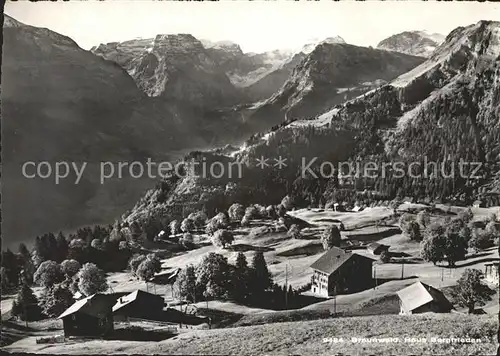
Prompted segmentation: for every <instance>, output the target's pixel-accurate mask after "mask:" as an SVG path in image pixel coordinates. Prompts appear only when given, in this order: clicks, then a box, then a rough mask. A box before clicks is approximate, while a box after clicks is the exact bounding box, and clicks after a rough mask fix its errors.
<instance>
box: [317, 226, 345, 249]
mask: <svg viewBox="0 0 500 356" xmlns="http://www.w3.org/2000/svg"><path fill="white" fill-rule="evenodd" d="M341 239H342V237H341V235H340V231H339V228H338V227H337V226H336V225H331V226H328V227H327V228H326V229H325V230H323V233H322V234H321V243H322V244H323V249H324V250H325V251H327V250H329V249H331V248H332V247H334V246H336V247H340V242H341Z"/></svg>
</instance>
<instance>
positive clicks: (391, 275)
mask: <svg viewBox="0 0 500 356" xmlns="http://www.w3.org/2000/svg"><path fill="white" fill-rule="evenodd" d="M475 210H477V211H475V213H477V214H478V215H480V216H483V217H487V216H488V212H489V211H490V210H489V209H475ZM483 210H484V211H483ZM392 212H393V210H392V209H389V208H385V207H376V208H371V209H365V210H363V211H362V212H359V213H352V212H334V211H320V210H319V209H311V210H308V209H301V210H296V211H293V212H290V215H293V216H296V217H299V218H301V219H303V220H305V221H307V222H309V223H311V224H314V225H315V226H316V227H317V228H314V227H313V228H312V229H308V230H309V231H312V236H309V237H308V239H306V240H293V239H290V238H288V237H287V236H286V233H268V234H264V235H262V236H259V234H258V233H256V232H258V231H261V230H262V229H263V226H265V225H266V224H269V222H265V221H254V222H253V224H254V226H252V227H250V228H242V229H239V230H237V231H236V234H235V238H236V240H235V242H234V244H233V248H234V249H235V250H242V251H243V252H244V253H245V255H246V257H247V260H248V261H251V258H252V256H253V253H254V250H255V249H258V248H263V247H264V248H265V249H266V252H264V256H265V258H266V261H267V263H268V266H269V270H270V271H271V273H272V274H273V278H274V280H275V282H277V283H280V284H283V283H284V282H285V273H288V283H289V284H291V285H292V286H294V287H299V286H301V285H303V284H306V283H308V282H309V281H310V276H311V273H312V271H311V269H310V268H309V266H310V265H311V264H312V263H313V262H314V261H315V260H316V259H317V258H319V257H320V256H321V254H322V253H323V250H322V249H321V247H320V245H319V240H318V237H319V232H320V231H321V230H322V227H324V226H325V225H328V224H329V222H328V221H329V220H340V221H342V222H343V223H344V225H345V226H346V228H348V229H349V228H350V227H353V226H359V227H360V228H358V229H355V230H353V231H348V232H347V231H346V232H343V233H342V234H343V235H344V238H351V237H353V236H355V235H356V234H358V233H359V234H366V233H368V234H374V239H376V240H379V241H380V242H382V243H385V244H388V245H390V246H391V251H396V252H398V251H399V252H405V253H407V254H409V255H410V257H409V258H410V259H411V258H417V257H418V256H419V251H420V245H419V243H416V242H412V241H408V240H407V238H405V237H404V236H402V235H401V234H395V235H392V236H389V237H383V236H384V235H383V234H384V231H385V229H384V227H383V226H381V227H379V228H378V229H377V228H375V227H374V224H375V223H376V222H377V221H380V220H381V219H386V218H388V217H389V216H390V215H391V214H392ZM442 218H443V217H442V216H433V219H442ZM316 230H317V231H316ZM377 231H378V234H379V235H380V236H379V237H378V238H377ZM354 238H355V237H354ZM304 249H305V250H308V251H307V254H306V253H302V252H303V250H304ZM235 250H230V249H227V250H221V249H218V248H216V247H214V246H213V245H211V244H206V245H204V246H202V247H200V248H198V249H195V250H192V251H189V252H187V253H180V254H178V255H176V256H174V257H172V258H168V259H165V260H163V261H162V262H163V267H164V268H167V267H168V268H173V267H181V268H182V267H185V266H186V265H188V264H193V265H196V264H198V263H199V262H200V261H201V259H202V258H203V256H204V255H205V254H207V253H209V252H217V253H221V254H223V255H224V256H226V257H227V258H228V260H229V262H230V263H234V261H235V258H236V255H237V252H236V251H235ZM301 251H302V252H301ZM355 252H356V253H359V254H363V255H367V256H371V257H373V256H372V255H370V254H369V253H368V252H367V251H366V250H356V251H355ZM493 259H498V251H497V250H496V248H491V249H489V250H487V251H484V252H482V253H480V254H479V255H477V256H475V255H473V254H472V255H471V256H470V257H469V258H468V259H467V260H466V261H459V262H458V263H457V268H455V269H448V268H442V267H441V266H439V265H438V266H434V265H433V264H432V263H427V262H419V263H412V264H410V263H405V265H404V277H405V279H404V280H399V278H400V277H401V269H402V266H401V264H400V263H387V264H375V266H376V267H375V269H376V276H377V278H378V279H386V280H392V281H389V282H386V283H383V284H381V285H379V286H378V287H377V288H375V289H373V288H372V289H368V290H365V291H363V292H360V293H355V294H350V295H341V296H338V297H337V311H347V310H353V309H356V308H358V307H359V306H360V305H362V304H363V303H367V302H369V301H370V300H372V299H376V298H382V297H384V296H388V295H392V294H394V293H395V292H397V291H398V290H400V289H402V288H404V287H406V286H408V285H409V284H411V283H414V282H415V281H416V280H417V278H419V279H420V280H422V281H423V282H425V283H429V284H431V285H433V286H435V287H436V288H444V287H448V286H451V285H454V284H455V283H456V280H457V279H458V278H459V277H460V275H461V274H462V272H463V271H464V270H465V268H478V269H480V270H484V264H485V263H486V262H488V261H491V260H493ZM412 277H415V278H412ZM108 279H109V281H110V282H111V286H112V287H113V290H115V291H133V290H135V289H143V290H145V288H146V285H145V283H144V282H141V281H137V280H136V279H133V278H131V277H130V275H129V274H128V273H118V274H113V275H111V276H110V277H109V278H108ZM441 279H442V280H441ZM381 282H382V281H380V282H379V283H381ZM156 288H157V289H156V292H157V294H163V295H164V296H165V297H166V298H167V300H168V299H171V298H170V296H171V291H170V288H169V287H166V286H157V287H156ZM332 303H333V302H332V301H331V300H326V301H324V302H319V303H315V304H312V305H309V306H307V307H304V308H302V309H304V310H319V311H321V310H327V309H332V308H333V306H332V305H333V304H332ZM209 304H210V305H209V307H210V309H217V310H223V311H226V312H232V313H238V314H245V315H248V314H262V313H272V312H273V311H270V310H265V309H259V308H249V307H246V306H241V305H238V304H236V303H233V302H217V301H213V302H210V303H209ZM198 307H206V304H205V303H198ZM487 307H488V312H492V313H495V312H498V306H495V305H489V304H488V306H487Z"/></svg>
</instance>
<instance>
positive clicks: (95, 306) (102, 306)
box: [58, 294, 113, 337]
mask: <svg viewBox="0 0 500 356" xmlns="http://www.w3.org/2000/svg"><path fill="white" fill-rule="evenodd" d="M112 305H113V303H112V299H111V298H110V297H109V296H108V295H105V294H94V295H91V296H89V297H86V298H82V299H80V300H77V301H76V302H75V303H74V304H73V305H72V306H70V307H69V308H68V309H66V311H65V312H64V313H62V314H61V315H60V316H59V317H58V319H62V320H63V325H64V337H71V336H76V337H104V336H108V335H110V334H111V333H112V332H113V313H112V309H111V307H112Z"/></svg>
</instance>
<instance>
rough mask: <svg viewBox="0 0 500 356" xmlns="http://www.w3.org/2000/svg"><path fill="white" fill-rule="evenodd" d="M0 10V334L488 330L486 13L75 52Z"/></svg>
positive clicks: (32, 343) (496, 195)
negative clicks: (279, 41)
mask: <svg viewBox="0 0 500 356" xmlns="http://www.w3.org/2000/svg"><path fill="white" fill-rule="evenodd" d="M12 6H13V7H14V6H16V5H12ZM424 15H425V14H424V12H422V14H420V15H419V16H423V17H425V16H424ZM103 16H104V17H105V15H103ZM106 16H107V15H106ZM151 16H152V17H153V15H151ZM183 16H185V15H183ZM239 16H241V15H239ZM332 16H333V15H332ZM360 16H361V14H360ZM363 16H368V15H366V14H364V15H362V16H361V17H363ZM384 16H385V15H384ZM3 17H4V24H3V57H2V81H3V85H2V93H1V94H2V116H3V120H2V123H3V125H2V134H3V137H2V138H3V157H2V158H3V169H2V172H3V180H2V188H3V189H2V198H3V199H2V213H3V214H2V215H3V216H2V222H3V226H2V236H1V240H2V258H1V269H0V272H1V283H2V296H1V297H2V298H1V299H2V300H1V309H2V335H3V336H2V344H1V350H2V352H6V353H9V354H16V353H30V354H31V353H40V354H136V353H141V354H148V355H149V354H151V355H152V354H181V353H182V354H231V355H232V354H242V355H247V354H248V355H250V354H259V353H264V354H272V355H285V354H287V355H288V354H300V355H302V354H303V355H308V354H314V355H316V354H317V355H323V354H325V355H326V354H330V353H335V354H360V355H364V354H366V355H368V354H369V355H372V354H376V355H382V354H402V355H406V354H449V355H454V354H493V353H495V352H496V351H497V348H498V341H499V339H498V317H497V315H498V313H499V302H498V301H499V297H500V293H499V289H498V288H499V287H498V283H499V282H498V281H499V263H500V256H499V240H500V163H499V162H500V145H499V143H500V22H499V21H493V20H479V21H476V20H474V21H472V20H471V21H470V22H468V23H464V24H462V25H460V26H457V25H456V24H455V25H453V26H451V25H449V26H448V27H450V29H449V30H448V31H447V32H449V33H448V34H447V35H446V36H445V35H443V34H441V32H442V31H441V29H444V28H446V26H445V25H444V24H440V26H433V27H432V31H430V30H429V31H427V30H426V31H424V30H412V29H411V27H410V28H407V26H406V24H405V26H402V25H401V24H399V25H397V26H395V25H394V26H395V27H394V29H397V30H394V31H392V32H391V33H390V34H388V31H389V30H387V29H384V28H382V27H381V28H378V29H375V27H374V29H373V31H379V32H380V34H381V35H380V36H379V37H380V38H379V39H378V40H377V41H375V42H373V38H374V37H373V36H372V37H373V38H372V37H370V38H371V41H372V44H373V46H371V45H368V44H366V43H367V42H363V43H362V44H359V43H358V42H353V43H350V41H349V39H351V38H356V33H357V29H356V28H354V29H353V27H352V26H354V25H353V24H349V28H351V30H350V32H349V31H347V32H346V33H345V37H344V33H342V35H343V36H342V37H341V36H340V35H339V34H337V33H336V32H332V31H330V32H328V34H327V35H326V36H323V37H318V38H313V39H310V40H308V41H305V40H303V38H305V37H304V36H303V37H300V39H294V41H295V42H294V43H295V46H289V44H290V43H291V41H288V42H286V43H287V44H286V45H285V44H283V45H282V46H281V47H279V48H278V47H275V48H274V49H266V50H264V49H263V50H262V51H253V50H247V48H252V47H251V46H249V47H247V45H248V44H252V43H253V45H254V46H255V43H256V41H255V40H252V41H250V40H249V39H248V38H247V37H245V36H248V34H246V35H245V36H243V35H242V34H240V36H243V37H241V38H247V40H246V41H244V42H242V43H237V41H236V40H234V41H233V40H230V41H229V40H227V41H226V40H223V41H221V40H219V39H217V40H216V38H217V36H210V35H208V34H209V33H210V31H208V29H206V32H200V31H199V30H197V31H195V30H193V32H192V33H193V34H191V32H189V33H188V32H180V31H179V32H175V33H174V32H169V31H164V32H158V30H157V29H159V28H170V27H168V26H173V27H171V28H174V27H175V26H180V25H179V24H177V25H176V24H175V23H176V22H172V23H168V21H167V20H166V19H165V20H164V19H161V21H165V23H167V24H168V26H166V27H165V26H163V27H162V26H160V25H158V24H157V23H154V22H153V21H151V23H150V24H149V25H150V26H151V29H150V31H149V32H148V33H146V32H140V33H142V34H144V37H134V36H133V35H130V34H131V33H132V32H130V31H127V32H123V33H124V34H120V36H118V35H116V34H117V33H118V32H116V33H115V36H114V38H113V36H111V35H109V36H102V42H96V43H95V44H93V45H92V47H90V46H87V47H86V48H88V50H86V49H83V47H82V44H81V43H83V42H81V41H82V39H81V38H80V37H78V38H74V39H73V38H71V37H70V36H69V35H64V34H61V33H58V32H55V31H52V30H51V29H48V28H43V27H37V26H32V25H30V24H28V23H23V22H21V21H18V20H17V19H16V18H14V17H11V16H9V15H7V14H5V15H4V16H3ZM181 18H182V16H181ZM467 18H469V17H467ZM470 18H475V17H470ZM484 18H491V16H484ZM120 21H121V20H120ZM308 21H309V20H308ZM332 21H333V20H332ZM457 21H458V20H457ZM181 22H182V21H181ZM118 23H119V21H118V22H117V24H118ZM186 23H187V22H186ZM378 23H379V22H378V21H377V24H378ZM296 25H297V24H294V28H295V27H296ZM310 25H312V24H311V23H310ZM200 26H201V25H200ZM263 26H264V24H263ZM267 26H269V24H267ZM318 26H319V22H318ZM356 26H359V25H356ZM108 27H111V25H110V24H108ZM408 27H409V25H408ZM175 28H188V27H182V26H181V27H175ZM193 28H195V27H193ZM318 28H319V27H318ZM332 28H334V27H332ZM335 28H338V27H335ZM388 28H390V27H388ZM153 29H154V30H153ZM277 29H278V28H277V27H276V29H275V30H276V31H277ZM257 30H258V29H252V31H257ZM305 30H306V29H305V28H304V31H305ZM117 31H118V30H117ZM232 31H234V32H235V33H237V32H238V31H242V30H241V29H236V28H235V29H232ZM243 32H244V31H243ZM243 32H242V33H243ZM320 32H321V31H320ZM438 32H439V33H438ZM447 32H446V33H447ZM110 33H113V31H111V30H110ZM138 33H139V32H138ZM194 33H196V35H194ZM238 33H239V32H238ZM321 33H323V34H324V32H321ZM443 33H445V32H443ZM125 34H126V35H125ZM205 34H206V35H205ZM271 34H273V36H275V35H276V34H274V33H273V31H270V33H269V37H272V36H271ZM382 34H383V36H382ZM276 36H278V35H276ZM286 36H287V37H288V36H290V37H292V35H291V34H288V33H287V34H286ZM228 38H237V37H231V36H229V35H228ZM265 40H266V39H259V41H262V42H264V41H265ZM284 43H285V42H284ZM268 47H269V46H267V47H266V46H262V48H268ZM255 48H261V47H260V46H255ZM26 162H30V164H31V163H32V166H29V167H30V168H29V172H31V173H32V172H35V173H37V176H35V175H34V176H30V177H28V176H27V175H26V172H23V168H22V167H26V166H25V164H26ZM151 162H155V164H156V162H165V163H167V164H165V165H164V166H163V168H162V174H161V176H160V174H158V175H155V176H153V177H151V176H148V174H144V172H145V170H144V167H149V166H148V163H151ZM464 162H465V163H466V165H467V164H468V165H469V166H473V167H475V168H477V169H475V170H474V173H473V174H470V171H467V170H466V172H465V173H464V172H463V170H462V167H463V165H462V164H463V163H464ZM132 166H135V167H136V168H137V167H139V168H140V169H141V170H142V173H141V174H138V175H137V176H136V175H134V171H133V170H132V168H131V167H132ZM469 166H467V167H469ZM47 167H48V168H47ZM78 167H80V168H81V169H80V170H78V169H77V168H78ZM103 167H106V169H108V173H109V174H107V175H104V176H103ZM117 167H122V168H118V169H119V171H116V170H115V168H117ZM123 167H125V168H124V169H123ZM127 167H128V168H127ZM207 167H208V169H207ZM214 167H216V168H217V169H215V170H213V168H214ZM368 167H370V168H368ZM64 168H66V173H67V174H65V175H64V177H61V175H58V176H57V177H56V176H54V174H56V173H61V172H60V171H57V169H64ZM70 168H72V169H70ZM37 169H38V170H37ZM44 169H49V173H47V175H46V176H45V178H44V177H43V172H44ZM50 169H53V171H50ZM111 169H112V170H113V171H112V172H111ZM148 170H149V168H148ZM158 172H159V171H158ZM235 172H236V173H235ZM50 173H53V174H50ZM155 173H156V172H155ZM447 339H453V340H454V341H449V340H448V341H446V340H447ZM471 339H473V340H472V341H471Z"/></svg>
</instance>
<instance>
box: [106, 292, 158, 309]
mask: <svg viewBox="0 0 500 356" xmlns="http://www.w3.org/2000/svg"><path fill="white" fill-rule="evenodd" d="M144 297H145V298H148V299H149V298H157V299H162V300H163V297H161V296H159V295H156V294H151V293H148V292H144V291H142V290H136V291H133V292H132V293H130V294H127V295H125V296H123V297H120V298H119V299H118V301H117V302H116V304H115V305H114V306H113V312H115V311H117V310H118V309H121V308H123V307H125V306H126V305H129V304H131V303H133V302H135V301H136V300H138V299H140V298H144ZM149 300H150V299H149Z"/></svg>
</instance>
